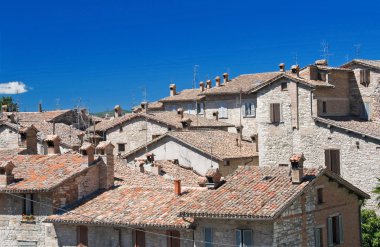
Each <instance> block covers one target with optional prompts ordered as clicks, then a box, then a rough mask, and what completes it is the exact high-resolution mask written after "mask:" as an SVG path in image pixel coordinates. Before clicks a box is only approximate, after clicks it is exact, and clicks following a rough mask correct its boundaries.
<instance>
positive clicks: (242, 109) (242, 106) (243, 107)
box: [241, 103, 246, 117]
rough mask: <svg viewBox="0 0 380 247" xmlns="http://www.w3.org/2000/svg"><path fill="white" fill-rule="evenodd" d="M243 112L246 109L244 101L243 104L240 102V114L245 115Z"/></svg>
mask: <svg viewBox="0 0 380 247" xmlns="http://www.w3.org/2000/svg"><path fill="white" fill-rule="evenodd" d="M245 113H246V110H245V103H243V104H241V115H242V116H244V117H245V116H246V114H245Z"/></svg>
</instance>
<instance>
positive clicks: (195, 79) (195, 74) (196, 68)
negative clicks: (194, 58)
mask: <svg viewBox="0 0 380 247" xmlns="http://www.w3.org/2000/svg"><path fill="white" fill-rule="evenodd" d="M198 68H199V65H197V64H196V65H194V72H193V89H195V88H196V87H197V86H196V84H197V73H198Z"/></svg>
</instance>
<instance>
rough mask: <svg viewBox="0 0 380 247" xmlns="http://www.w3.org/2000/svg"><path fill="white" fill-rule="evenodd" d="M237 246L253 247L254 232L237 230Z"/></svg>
mask: <svg viewBox="0 0 380 247" xmlns="http://www.w3.org/2000/svg"><path fill="white" fill-rule="evenodd" d="M236 246H239V247H252V246H253V233H252V230H245V229H237V230H236Z"/></svg>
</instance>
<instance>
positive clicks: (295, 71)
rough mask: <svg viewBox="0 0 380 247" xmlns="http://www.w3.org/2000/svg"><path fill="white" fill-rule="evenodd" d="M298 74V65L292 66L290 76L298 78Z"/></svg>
mask: <svg viewBox="0 0 380 247" xmlns="http://www.w3.org/2000/svg"><path fill="white" fill-rule="evenodd" d="M299 73H300V66H298V65H293V66H292V74H294V75H296V76H299Z"/></svg>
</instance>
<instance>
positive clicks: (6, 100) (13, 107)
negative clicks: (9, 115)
mask: <svg viewBox="0 0 380 247" xmlns="http://www.w3.org/2000/svg"><path fill="white" fill-rule="evenodd" d="M0 105H1V106H3V105H7V106H8V111H9V112H13V111H17V110H18V105H17V103H14V102H13V98H12V97H11V96H6V97H5V96H3V97H1V99H0Z"/></svg>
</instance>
